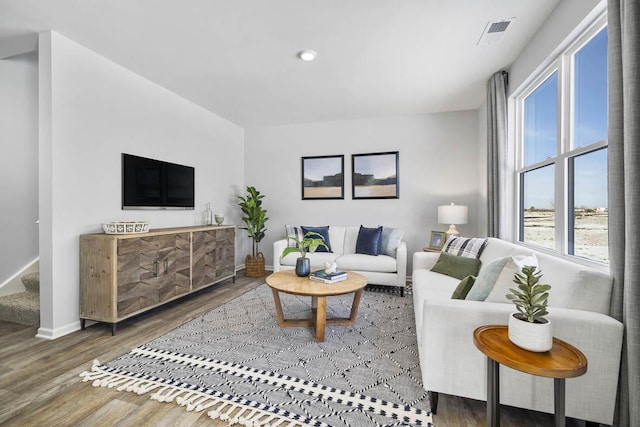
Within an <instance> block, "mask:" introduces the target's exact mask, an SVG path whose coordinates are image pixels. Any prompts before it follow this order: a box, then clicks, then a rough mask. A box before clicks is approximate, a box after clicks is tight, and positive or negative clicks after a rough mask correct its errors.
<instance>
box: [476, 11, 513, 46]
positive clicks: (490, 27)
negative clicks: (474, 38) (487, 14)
mask: <svg viewBox="0 0 640 427" xmlns="http://www.w3.org/2000/svg"><path fill="white" fill-rule="evenodd" d="M514 19H516V18H509V19H502V20H500V21H493V22H487V25H486V26H485V27H484V31H483V32H482V35H481V36H480V40H478V43H477V44H478V45H486V44H493V43H497V42H499V41H500V39H502V36H503V35H504V33H506V32H507V29H508V28H509V26H510V25H511V23H512V22H513V20H514Z"/></svg>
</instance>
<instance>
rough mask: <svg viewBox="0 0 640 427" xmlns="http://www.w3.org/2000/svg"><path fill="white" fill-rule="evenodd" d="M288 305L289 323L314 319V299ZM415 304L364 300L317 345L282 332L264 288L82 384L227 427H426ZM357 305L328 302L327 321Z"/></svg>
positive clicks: (296, 332)
mask: <svg viewBox="0 0 640 427" xmlns="http://www.w3.org/2000/svg"><path fill="white" fill-rule="evenodd" d="M281 299H282V305H283V310H284V311H285V316H286V317H289V318H294V317H296V318H303V317H306V316H309V315H310V308H309V305H310V304H309V302H310V299H309V298H308V297H307V298H304V297H298V296H294V295H281ZM411 300H412V298H411V296H410V295H408V296H405V297H400V296H397V295H389V294H381V293H377V292H365V293H364V295H363V298H362V301H361V304H360V310H359V314H358V320H357V321H356V324H355V325H354V326H329V325H328V326H327V331H326V337H325V339H326V340H325V342H322V343H317V342H315V340H314V336H313V331H312V330H311V329H310V328H304V327H301V328H281V327H280V326H278V323H277V317H276V315H275V308H274V305H273V299H272V295H271V290H270V289H269V288H268V287H267V286H266V285H263V286H260V287H259V288H257V289H254V290H253V291H250V292H248V293H246V294H245V295H242V296H240V297H238V298H236V299H235V300H233V301H230V302H228V303H227V304H225V305H223V306H221V307H219V308H217V309H215V310H213V311H211V312H209V313H207V314H205V315H203V316H201V317H199V318H197V319H195V320H193V321H191V322H189V323H186V324H185V325H182V326H181V327H179V328H177V329H175V330H173V331H171V332H170V333H168V334H167V335H164V336H162V337H160V338H158V339H156V340H154V341H152V342H150V343H148V344H146V345H144V346H141V347H138V348H136V349H134V350H132V351H131V352H130V353H128V354H126V355H124V356H121V357H119V358H118V359H116V360H114V361H112V362H110V363H108V364H106V365H101V364H100V363H99V362H97V361H95V362H94V365H93V366H92V368H91V371H88V372H83V373H82V374H81V377H82V380H83V381H91V382H92V383H93V385H94V386H96V387H109V388H115V389H117V390H119V391H129V392H134V393H138V394H150V396H151V399H154V400H158V401H161V402H174V403H175V404H178V405H180V406H182V407H184V408H185V409H186V410H188V411H207V413H208V415H209V416H210V417H211V418H213V419H220V420H223V421H228V423H229V425H232V424H241V425H245V426H283V427H284V426H344V427H359V426H380V427H383V426H385V427H386V426H401V425H412V426H414V425H418V426H419V425H423V426H429V425H432V420H431V414H430V413H429V401H428V398H427V393H426V392H425V390H424V389H423V388H422V385H421V382H420V377H421V375H420V366H419V363H418V353H417V344H416V335H415V323H414V317H413V306H412V301H411ZM351 301H352V295H346V296H342V297H330V298H328V300H327V316H328V317H348V314H349V311H350V308H351Z"/></svg>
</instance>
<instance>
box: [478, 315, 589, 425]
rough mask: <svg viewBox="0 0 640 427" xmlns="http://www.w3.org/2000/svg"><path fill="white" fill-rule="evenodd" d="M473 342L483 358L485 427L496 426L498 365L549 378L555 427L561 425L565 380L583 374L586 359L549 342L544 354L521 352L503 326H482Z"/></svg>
mask: <svg viewBox="0 0 640 427" xmlns="http://www.w3.org/2000/svg"><path fill="white" fill-rule="evenodd" d="M473 343H474V344H475V345H476V347H477V348H478V350H480V351H481V352H482V353H484V355H485V356H487V426H494V427H497V426H499V425H500V364H503V365H504V366H508V367H509V368H512V369H517V370H518V371H521V372H525V373H527V374H531V375H538V376H541V377H547V378H553V403H554V411H555V425H556V427H560V426H562V427H564V426H565V414H564V413H565V397H564V394H565V379H566V378H575V377H579V376H580V375H583V374H584V373H586V372H587V358H586V357H585V355H584V354H582V352H581V351H580V350H578V349H577V348H575V347H574V346H572V345H571V344H569V343H567V342H565V341H562V340H561V339H558V338H554V339H553V347H552V348H551V350H549V351H545V352H544V353H535V352H532V351H528V350H524V349H522V348H520V347H518V346H517V345H515V344H513V343H512V342H511V341H510V340H509V332H508V329H507V326H506V325H485V326H480V327H479V328H476V330H475V331H473Z"/></svg>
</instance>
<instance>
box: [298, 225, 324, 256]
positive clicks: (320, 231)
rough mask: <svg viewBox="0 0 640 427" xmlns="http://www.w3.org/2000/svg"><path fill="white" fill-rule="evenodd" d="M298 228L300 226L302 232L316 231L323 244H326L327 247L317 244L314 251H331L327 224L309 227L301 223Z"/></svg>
mask: <svg viewBox="0 0 640 427" xmlns="http://www.w3.org/2000/svg"><path fill="white" fill-rule="evenodd" d="M300 228H302V233H303V234H307V233H309V232H311V233H318V234H319V235H321V236H322V237H323V239H324V244H325V245H327V247H326V248H325V247H324V246H318V249H316V252H332V250H331V240H329V226H328V225H326V226H324V227H309V226H305V225H303V226H302V227H300ZM316 237H317V236H316ZM327 248H328V249H327Z"/></svg>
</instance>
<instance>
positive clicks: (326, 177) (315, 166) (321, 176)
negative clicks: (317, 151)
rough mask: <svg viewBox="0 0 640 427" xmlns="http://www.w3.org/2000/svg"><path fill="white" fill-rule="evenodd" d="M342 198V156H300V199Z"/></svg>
mask: <svg viewBox="0 0 640 427" xmlns="http://www.w3.org/2000/svg"><path fill="white" fill-rule="evenodd" d="M312 199H316V200H326V199H344V156H343V155H338V156H314V157H303V158H302V200H312Z"/></svg>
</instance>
